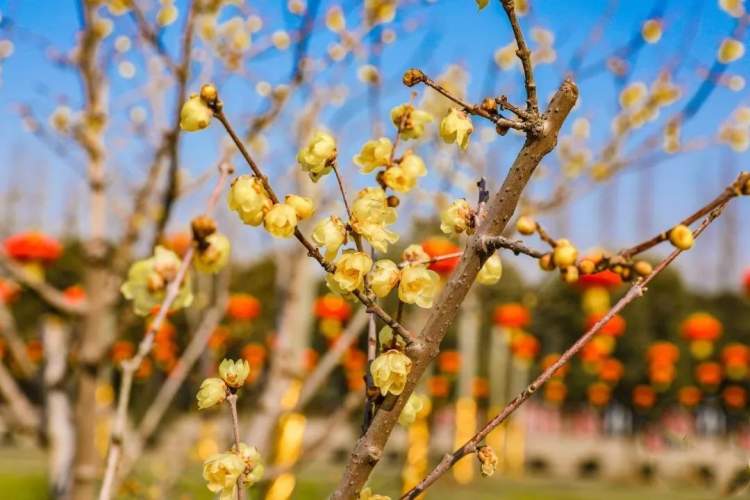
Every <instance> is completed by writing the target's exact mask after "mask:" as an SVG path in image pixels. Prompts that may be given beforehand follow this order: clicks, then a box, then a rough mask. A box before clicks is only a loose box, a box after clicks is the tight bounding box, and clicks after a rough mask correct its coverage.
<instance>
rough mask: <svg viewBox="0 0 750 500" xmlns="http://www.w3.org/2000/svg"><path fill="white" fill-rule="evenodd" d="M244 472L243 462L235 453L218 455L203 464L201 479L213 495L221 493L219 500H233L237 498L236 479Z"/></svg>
mask: <svg viewBox="0 0 750 500" xmlns="http://www.w3.org/2000/svg"><path fill="white" fill-rule="evenodd" d="M244 471H245V462H244V461H243V460H242V458H241V457H240V456H239V455H237V454H235V453H218V454H216V455H213V456H211V457H209V458H208V460H206V461H205V462H203V479H205V480H206V487H207V488H208V489H209V490H210V491H212V492H213V493H219V492H220V493H221V494H220V496H219V500H233V499H234V498H236V496H237V479H239V477H240V475H241V474H242V473H243V472H244Z"/></svg>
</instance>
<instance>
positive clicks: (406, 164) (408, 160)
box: [398, 150, 427, 179]
mask: <svg viewBox="0 0 750 500" xmlns="http://www.w3.org/2000/svg"><path fill="white" fill-rule="evenodd" d="M398 166H399V167H401V168H402V169H404V173H405V174H406V175H407V176H408V177H412V178H414V179H416V178H418V177H424V176H425V175H427V168H426V167H425V166H424V161H422V158H420V157H419V156H417V155H415V154H414V153H412V152H411V150H409V151H407V152H406V153H404V157H403V158H402V159H401V162H400V163H399V164H398Z"/></svg>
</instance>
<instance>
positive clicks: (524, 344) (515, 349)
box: [510, 332, 539, 363]
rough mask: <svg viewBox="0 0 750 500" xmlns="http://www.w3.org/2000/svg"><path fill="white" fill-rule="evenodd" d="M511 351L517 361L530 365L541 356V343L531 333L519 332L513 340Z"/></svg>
mask: <svg viewBox="0 0 750 500" xmlns="http://www.w3.org/2000/svg"><path fill="white" fill-rule="evenodd" d="M510 350H511V352H512V353H513V357H514V358H516V359H517V360H519V361H523V362H526V363H530V362H531V361H533V360H534V358H535V357H536V355H537V354H539V341H538V340H537V339H536V337H534V336H533V335H531V334H530V333H525V332H519V333H518V334H517V335H514V336H513V338H512V339H511V342H510Z"/></svg>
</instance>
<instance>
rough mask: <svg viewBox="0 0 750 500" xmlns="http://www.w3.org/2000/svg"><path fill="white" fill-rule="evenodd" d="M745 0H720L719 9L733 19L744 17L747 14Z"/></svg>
mask: <svg viewBox="0 0 750 500" xmlns="http://www.w3.org/2000/svg"><path fill="white" fill-rule="evenodd" d="M744 4H745V0H719V8H721V10H723V11H724V12H726V13H727V14H729V15H730V16H732V17H742V16H743V15H744V14H745V5H744Z"/></svg>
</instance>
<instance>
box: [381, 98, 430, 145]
mask: <svg viewBox="0 0 750 500" xmlns="http://www.w3.org/2000/svg"><path fill="white" fill-rule="evenodd" d="M391 121H392V122H393V125H395V126H396V128H397V129H399V130H400V132H399V135H400V136H401V138H402V139H419V138H420V137H422V136H423V135H424V128H425V125H427V124H428V123H430V122H431V121H432V115H431V114H429V113H428V112H426V111H422V110H421V109H415V108H414V106H412V105H411V104H401V105H400V106H396V107H395V108H393V109H392V110H391Z"/></svg>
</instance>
